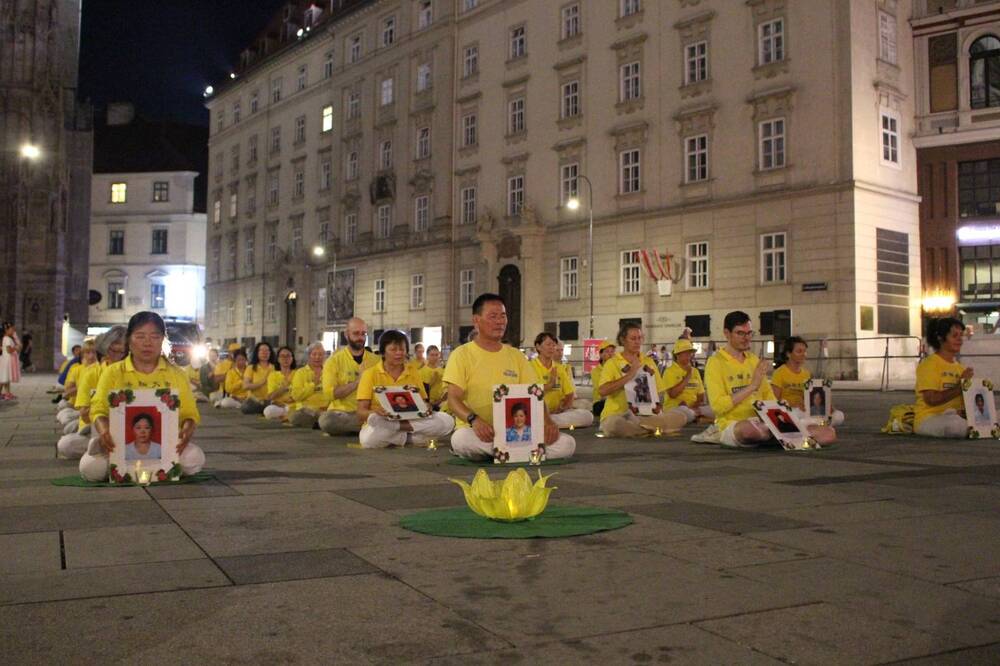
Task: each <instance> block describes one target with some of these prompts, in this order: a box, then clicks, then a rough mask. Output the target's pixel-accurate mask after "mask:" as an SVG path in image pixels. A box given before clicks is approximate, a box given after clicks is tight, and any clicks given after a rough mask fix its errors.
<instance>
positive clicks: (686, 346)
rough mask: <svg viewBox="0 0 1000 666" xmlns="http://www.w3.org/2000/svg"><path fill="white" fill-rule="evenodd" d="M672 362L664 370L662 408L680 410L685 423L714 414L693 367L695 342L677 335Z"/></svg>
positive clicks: (711, 416)
mask: <svg viewBox="0 0 1000 666" xmlns="http://www.w3.org/2000/svg"><path fill="white" fill-rule="evenodd" d="M672 353H673V356H674V362H673V363H672V364H671V365H670V366H668V367H667V368H666V369H665V370H664V371H663V386H664V387H665V390H664V393H663V409H664V410H665V411H675V412H677V413H679V414H683V415H684V418H686V419H687V422H688V423H693V422H694V421H695V419H697V418H699V417H704V418H714V417H715V414H713V413H712V408H711V407H709V406H708V404H707V403H706V401H705V385H704V384H703V383H702V381H701V373H700V372H699V371H698V368H696V367H694V354H695V350H694V345H693V344H691V341H690V340H688V339H687V338H680V339H679V340H678V341H677V342H675V343H674V348H673V350H672Z"/></svg>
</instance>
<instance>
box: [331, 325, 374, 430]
mask: <svg viewBox="0 0 1000 666" xmlns="http://www.w3.org/2000/svg"><path fill="white" fill-rule="evenodd" d="M344 337H346V338H347V345H346V346H344V347H341V348H340V349H338V350H337V351H336V352H334V353H333V354H332V355H331V356H330V358H328V359H326V363H324V364H323V395H325V396H326V397H327V399H329V400H330V406H329V407H327V410H326V411H325V412H323V413H322V414H320V417H319V427H320V429H321V430H322V431H323V432H325V433H327V434H330V435H349V434H357V433H358V431H359V430H361V425H360V423H359V422H358V416H357V411H358V378H359V377H361V373H362V372H364V371H365V370H367V369H368V368H369V367H371V366H373V365H375V364H376V363H378V356H376V355H375V354H373V353H371V352H370V351H368V350H367V349H365V340H367V339H368V324H366V323H365V320H364V319H359V318H357V317H354V318H353V319H351V320H349V321H348V322H347V328H345V329H344Z"/></svg>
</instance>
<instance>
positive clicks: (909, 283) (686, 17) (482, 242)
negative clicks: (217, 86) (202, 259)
mask: <svg viewBox="0 0 1000 666" xmlns="http://www.w3.org/2000/svg"><path fill="white" fill-rule="evenodd" d="M310 7H311V8H310V9H309V13H307V14H305V15H303V13H302V12H301V11H300V10H299V8H298V7H297V6H295V5H294V4H293V5H290V6H289V7H288V8H286V10H285V11H284V12H283V13H282V16H280V17H278V19H276V21H275V24H274V25H272V26H270V27H269V29H268V31H266V33H265V34H266V35H267V37H264V38H262V39H261V40H260V41H259V42H258V43H257V45H256V46H255V50H254V51H253V54H255V55H254V57H255V58H256V60H254V62H253V63H252V64H249V61H250V60H251V59H252V58H251V54H249V53H248V54H246V56H245V58H244V63H245V64H247V65H249V66H245V67H243V68H241V69H239V70H237V72H236V79H235V80H234V81H233V82H231V83H230V84H229V85H226V86H224V87H223V88H222V89H221V90H218V91H216V92H215V94H214V95H213V96H212V98H211V100H210V101H209V108H210V110H211V115H212V131H213V133H212V138H211V153H210V159H211V161H212V168H211V173H212V189H210V200H214V201H215V202H216V203H215V206H216V208H215V210H216V214H215V220H214V224H212V223H210V225H209V226H210V232H209V238H210V239H209V248H210V250H209V287H208V289H209V312H210V314H209V317H208V323H209V328H210V330H211V331H214V332H215V334H216V336H217V337H220V338H234V337H261V336H278V337H280V338H282V339H283V340H285V339H289V338H291V337H292V336H291V335H290V334H292V333H294V338H295V341H296V342H300V340H299V339H301V341H302V342H304V341H308V340H309V339H313V338H318V337H320V336H321V335H322V334H323V332H325V331H329V330H335V329H336V328H337V327H338V326H339V325H340V324H342V321H343V317H344V316H345V315H347V314H348V313H353V314H357V315H360V316H362V317H364V318H365V319H367V320H368V321H369V322H370V324H371V326H372V328H373V329H381V328H387V327H399V328H403V329H407V330H413V329H417V331H419V332H422V333H425V334H426V332H427V330H428V329H424V328H423V327H435V326H440V327H441V334H442V336H443V339H444V341H445V342H446V343H450V344H454V343H456V342H458V341H459V340H460V339H461V337H462V334H463V333H464V332H465V331H464V330H463V328H462V327H463V326H464V325H466V324H467V323H468V320H469V313H468V306H469V304H470V303H471V300H472V298H473V297H474V296H475V295H476V294H477V293H479V292H482V291H485V290H498V291H500V292H501V293H502V294H504V295H505V296H506V297H507V298H508V301H509V302H510V306H511V307H510V315H511V326H510V331H509V336H510V338H511V341H512V342H515V343H517V342H521V343H523V342H524V341H529V340H531V339H532V338H533V337H534V335H535V334H536V333H537V332H539V331H541V330H543V329H544V328H548V329H554V330H556V331H557V332H558V333H559V335H560V337H562V338H563V339H564V340H565V341H567V342H570V343H573V342H578V341H580V340H582V339H583V338H585V337H587V336H588V335H589V332H590V331H589V328H590V289H589V276H590V271H591V265H590V263H589V256H590V254H591V244H590V243H589V240H588V238H589V235H588V227H589V225H588V222H589V214H590V212H591V210H592V214H593V225H594V226H593V245H592V247H593V265H592V269H593V274H594V308H593V313H594V332H595V334H596V335H598V336H602V337H603V336H612V335H613V334H614V332H615V331H616V330H617V328H618V325H619V324H620V322H621V321H622V320H627V319H639V320H641V321H642V324H643V326H644V327H645V328H646V331H647V337H648V338H649V339H652V340H656V341H665V342H666V341H669V340H672V339H673V338H675V337H676V335H677V334H678V333H679V332H680V331H681V329H682V327H683V326H684V325H685V324H687V325H689V326H691V327H692V328H693V329H694V331H695V335H696V337H697V338H699V339H701V340H708V339H720V338H721V336H722V317H723V315H724V313H725V312H727V311H729V310H732V309H735V308H740V309H743V310H746V311H748V312H750V313H751V314H752V316H753V317H754V319H755V322H759V329H760V331H761V332H762V333H763V334H764V336H771V335H776V336H779V337H780V336H782V335H787V334H789V333H795V334H799V335H803V336H806V337H808V338H813V339H815V338H830V339H832V340H833V342H831V344H830V345H829V347H828V352H829V353H830V354H831V356H832V357H840V356H850V357H853V356H855V355H861V356H868V355H872V354H873V353H874V351H875V349H874V348H869V347H868V345H866V344H865V343H856V342H855V340H856V339H857V338H868V337H875V336H879V335H894V336H909V335H915V334H918V332H919V308H912V307H911V304H912V303H919V300H920V296H921V293H920V254H919V234H918V231H919V229H918V224H919V218H918V202H919V200H918V197H917V192H916V180H917V179H916V155H915V151H914V148H913V144H912V141H911V140H910V135H911V134H912V132H913V127H912V124H913V118H914V108H913V100H914V92H913V81H914V73H913V62H914V59H913V53H912V49H911V46H912V44H913V41H912V38H911V33H910V23H909V21H910V19H911V18H912V16H913V13H912V9H913V8H912V7H911V3H910V2H909V1H907V0H898V1H897V0H844V1H842V2H835V3H798V2H787V1H786V0H747V1H746V2H733V1H732V0H670V1H667V0H660V1H657V2H652V1H650V0H616V1H615V2H602V3H590V2H562V3H551V2H543V1H540V0H459V1H458V2H451V1H448V2H445V1H443V0H429V1H426V0H418V1H409V0H407V1H399V0H395V1H388V0H379V1H372V2H355V3H350V2H336V1H334V2H332V3H327V4H325V5H323V6H321V7H320V6H316V5H311V6H310ZM327 10H332V11H333V13H332V14H330V13H329V12H328V11H327ZM453 12H454V13H453ZM316 20H318V23H313V22H312V21H316ZM305 28H311V29H310V30H309V31H305ZM299 29H302V30H303V31H304V32H303V33H302V36H301V37H299V36H298V34H299V33H298V31H299ZM327 63H329V64H327ZM255 100H256V101H255ZM299 118H304V126H305V131H304V134H302V133H298V130H297V127H300V126H301V124H302V123H303V121H300V120H298V119H299ZM327 118H330V122H329V123H328V124H327V125H323V123H325V122H326V119H327ZM317 126H319V127H317ZM327 129H328V130H329V131H325V130H327ZM289 134H291V135H292V137H293V138H292V141H291V143H292V145H291V146H289V145H288V143H289V141H288V136H289ZM385 141H391V142H392V144H391V148H392V150H391V153H392V158H391V160H390V161H389V162H382V161H381V160H382V155H383V154H384V153H383V146H384V145H385V143H384V142H385ZM276 142H280V149H279V148H278V146H277V145H276ZM252 145H255V146H256V147H254V148H251V146H252ZM250 151H255V152H254V154H255V155H259V157H255V158H253V159H251V158H250V155H249V154H248V153H249V152H250ZM262 151H266V152H262ZM327 155H328V156H329V157H328V158H327V157H324V156H327ZM325 164H330V165H331V166H329V167H327V166H325ZM389 165H391V167H390V166H389ZM326 173H332V177H331V178H330V179H329V181H327V180H325V176H324V174H326ZM300 174H301V175H300ZM300 183H302V185H300ZM591 186H592V187H591ZM574 196H577V197H579V198H580V199H581V200H582V204H583V205H582V207H580V208H578V209H577V210H575V211H574V210H572V209H571V207H570V206H568V205H567V203H568V200H569V199H570V197H574ZM424 197H426V198H424ZM262 198H263V200H264V202H265V203H264V204H263V205H260V206H258V205H257V202H261V201H262ZM269 204H270V205H269ZM250 209H252V210H254V213H253V214H252V215H251V214H250V213H249V210H250ZM226 213H229V214H228V215H227V214H226ZM234 213H235V214H234ZM210 218H211V214H210ZM261 237H263V242H258V241H257V239H260V238H261ZM248 239H250V246H249V247H250V248H251V249H252V250H253V252H252V253H251V252H250V251H249V250H248V249H247V242H248ZM324 242H325V243H326V245H327V246H328V248H329V249H330V250H331V251H329V252H327V254H326V255H325V256H323V257H316V258H313V255H311V254H310V250H309V248H310V247H311V246H312V245H313V244H314V243H320V244H323V243H324ZM272 248H273V249H272ZM643 250H647V251H649V253H648V255H647V256H649V257H650V263H651V264H655V263H656V259H655V255H657V254H659V255H661V259H662V257H663V256H664V255H667V256H669V257H670V258H671V264H672V267H673V269H674V275H673V277H674V278H675V279H674V281H673V284H672V288H671V289H669V290H664V292H663V293H664V294H665V293H666V292H667V291H669V295H661V291H660V285H658V284H657V283H656V281H654V280H652V279H651V278H650V277H649V276H648V275H647V274H646V271H645V270H644V266H643V264H644V257H643V252H642V251H643ZM261 251H263V252H264V270H259V269H258V268H257V267H258V266H260V264H259V263H258V262H259V257H258V255H259V253H260V252H261ZM251 255H252V259H253V260H252V261H251ZM269 260H270V264H269V263H268V262H269ZM248 264H249V268H247V266H248ZM681 269H682V270H683V274H681ZM331 285H336V286H331ZM345 286H349V287H350V292H348V291H346V290H345V289H344V287H345ZM291 297H294V298H291ZM262 301H263V304H264V306H263V316H262V317H261V314H260V312H261V306H260V303H261V302H262ZM279 304H280V305H279ZM324 313H325V316H324ZM241 322H242V323H241ZM293 325H294V326H293ZM293 328H294V331H293V330H292V329H293ZM838 340H843V341H842V342H839V341H838ZM884 344H885V343H884V342H879V343H878V345H879V347H878V352H879V353H880V354H881V351H882V347H883V346H884ZM872 345H874V343H872ZM907 345H909V346H911V347H912V346H914V345H915V341H913V340H911V341H910V342H905V341H904V342H902V343H898V344H897V345H895V346H896V347H899V348H903V347H905V346H907ZM881 366H882V359H881V358H879V359H878V360H877V361H873V362H872V363H871V365H870V366H869V365H868V363H867V361H862V362H860V363H855V362H854V361H853V360H850V361H845V362H838V363H832V362H831V365H830V366H828V368H827V369H826V370H825V371H826V372H827V373H828V374H831V375H835V376H845V377H846V376H856V375H857V374H860V375H861V376H862V377H871V376H878V374H879V373H880V371H881Z"/></svg>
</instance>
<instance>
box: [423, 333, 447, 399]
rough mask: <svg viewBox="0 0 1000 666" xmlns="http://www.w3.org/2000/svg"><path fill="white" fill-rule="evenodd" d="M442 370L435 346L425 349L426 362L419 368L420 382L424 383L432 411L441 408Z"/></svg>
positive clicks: (442, 394) (443, 397) (443, 390)
mask: <svg viewBox="0 0 1000 666" xmlns="http://www.w3.org/2000/svg"><path fill="white" fill-rule="evenodd" d="M443 378H444V368H442V367H441V350H440V349H438V347H437V345H431V346H429V347H428V348H427V362H426V363H425V364H424V366H423V367H422V368H420V380H421V381H422V382H423V383H424V389H425V390H426V391H427V397H428V398H429V400H430V405H431V406H432V407H433V408H434V409H436V410H437V409H440V408H441V407H442V406H443V403H444V401H445V398H446V397H447V396H446V395H445V386H444V380H443Z"/></svg>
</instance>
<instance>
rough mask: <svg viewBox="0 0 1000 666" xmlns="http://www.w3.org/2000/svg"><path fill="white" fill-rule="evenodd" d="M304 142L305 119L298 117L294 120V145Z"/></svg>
mask: <svg viewBox="0 0 1000 666" xmlns="http://www.w3.org/2000/svg"><path fill="white" fill-rule="evenodd" d="M305 140H306V117H305V116H299V117H298V118H296V119H295V143H297V144H300V143H305Z"/></svg>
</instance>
